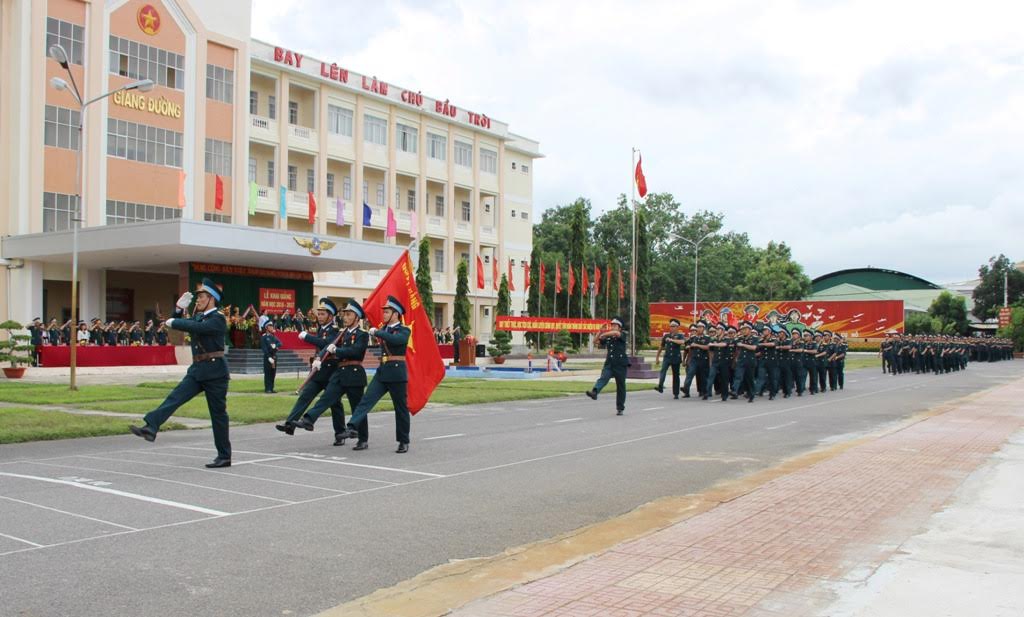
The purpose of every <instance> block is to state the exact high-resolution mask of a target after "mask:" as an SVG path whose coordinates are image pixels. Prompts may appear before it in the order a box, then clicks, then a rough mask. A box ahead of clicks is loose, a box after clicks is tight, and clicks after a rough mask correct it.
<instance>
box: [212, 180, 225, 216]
mask: <svg viewBox="0 0 1024 617" xmlns="http://www.w3.org/2000/svg"><path fill="white" fill-rule="evenodd" d="M213 209H214V210H223V209H224V180H222V179H221V177H220V176H217V175H215V176H213Z"/></svg>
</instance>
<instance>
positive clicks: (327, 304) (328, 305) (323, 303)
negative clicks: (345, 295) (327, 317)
mask: <svg viewBox="0 0 1024 617" xmlns="http://www.w3.org/2000/svg"><path fill="white" fill-rule="evenodd" d="M316 310H318V311H327V312H328V313H330V314H331V315H337V314H338V305H337V304H335V303H334V301H333V300H331V299H330V298H320V304H318V305H317V307H316Z"/></svg>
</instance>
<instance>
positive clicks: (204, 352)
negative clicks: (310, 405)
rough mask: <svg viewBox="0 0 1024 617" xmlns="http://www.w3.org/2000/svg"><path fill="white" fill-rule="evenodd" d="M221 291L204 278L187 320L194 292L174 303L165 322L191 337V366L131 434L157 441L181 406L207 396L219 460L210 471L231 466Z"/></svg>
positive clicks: (186, 293)
mask: <svg viewBox="0 0 1024 617" xmlns="http://www.w3.org/2000/svg"><path fill="white" fill-rule="evenodd" d="M222 293H223V292H222V290H221V288H220V287H219V286H218V285H216V284H215V283H214V282H213V281H211V280H210V279H207V278H204V279H203V281H202V282H201V283H200V284H199V286H198V287H197V288H196V294H195V298H196V307H195V313H194V316H193V317H185V311H186V310H187V309H188V307H189V304H191V303H192V293H191V292H188V291H186V292H185V293H183V294H182V295H181V297H180V298H178V301H177V302H176V303H175V306H176V308H175V311H174V315H175V317H173V318H171V319H168V320H167V321H166V322H165V323H166V324H167V327H168V328H171V329H174V330H182V331H184V332H188V333H189V334H191V335H192V341H191V345H192V366H190V367H189V368H188V372H186V373H185V377H184V379H182V380H181V383H179V384H178V386H177V387H176V388H174V390H172V391H171V393H170V394H168V395H167V398H166V399H165V400H164V402H163V403H161V404H160V406H159V407H157V408H156V409H154V410H153V411H151V412H149V413H148V414H146V416H145V418H144V421H145V424H144V425H143V426H141V427H139V426H131V427H130V429H131V432H132V433H133V434H135V435H137V436H139V437H142V438H143V439H145V440H146V441H155V440H156V434H157V432H158V431H159V430H160V426H161V425H162V424H163V423H164V422H166V421H167V419H168V418H170V417H171V415H172V414H173V413H174V412H175V411H177V409H178V408H179V407H181V406H182V405H184V404H185V403H187V402H189V401H190V400H192V399H193V398H194V397H195V396H196V395H197V394H199V393H200V392H203V393H205V394H206V406H207V408H208V409H209V411H210V422H211V424H212V425H213V443H214V445H215V446H216V447H217V458H215V459H213V462H210V463H207V464H206V466H207V467H208V468H211V469H213V468H219V467H230V466H231V441H230V440H229V439H228V412H227V396H228V382H229V381H230V379H231V375H230V373H229V372H228V365H227V362H225V360H224V334H225V333H226V332H227V329H228V323H227V320H225V319H224V315H222V314H221V313H220V311H218V310H217V304H218V303H219V302H220V301H221V295H222Z"/></svg>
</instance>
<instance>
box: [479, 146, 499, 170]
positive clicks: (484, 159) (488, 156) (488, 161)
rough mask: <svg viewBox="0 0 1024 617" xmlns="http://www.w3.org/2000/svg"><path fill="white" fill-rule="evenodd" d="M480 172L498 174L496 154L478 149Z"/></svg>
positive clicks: (492, 151)
mask: <svg viewBox="0 0 1024 617" xmlns="http://www.w3.org/2000/svg"><path fill="white" fill-rule="evenodd" d="M480 171H481V172H483V173H485V174H496V173H498V153H497V152H495V151H494V150H488V149H487V148H480Z"/></svg>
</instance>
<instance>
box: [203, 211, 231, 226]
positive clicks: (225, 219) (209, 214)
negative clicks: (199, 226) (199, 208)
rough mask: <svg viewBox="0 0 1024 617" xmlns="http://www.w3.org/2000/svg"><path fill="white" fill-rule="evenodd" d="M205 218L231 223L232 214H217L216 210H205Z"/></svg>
mask: <svg viewBox="0 0 1024 617" xmlns="http://www.w3.org/2000/svg"><path fill="white" fill-rule="evenodd" d="M203 220H204V221H211V222H213V223H230V222H231V215H230V214H217V213H215V212H203Z"/></svg>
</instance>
